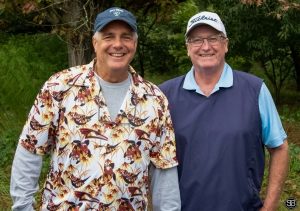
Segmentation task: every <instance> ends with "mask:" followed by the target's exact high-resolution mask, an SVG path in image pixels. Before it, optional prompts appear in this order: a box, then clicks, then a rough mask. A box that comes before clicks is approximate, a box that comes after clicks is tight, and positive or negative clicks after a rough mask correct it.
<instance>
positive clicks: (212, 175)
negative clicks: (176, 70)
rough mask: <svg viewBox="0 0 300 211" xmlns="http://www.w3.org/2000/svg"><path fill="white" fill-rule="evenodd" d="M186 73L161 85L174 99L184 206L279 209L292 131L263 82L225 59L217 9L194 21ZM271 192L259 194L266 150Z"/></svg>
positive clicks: (204, 210)
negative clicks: (268, 155) (261, 196)
mask: <svg viewBox="0 0 300 211" xmlns="http://www.w3.org/2000/svg"><path fill="white" fill-rule="evenodd" d="M185 38H186V46H187V54H188V56H189V57H190V59H191V62H192V64H193V66H192V68H191V70H190V71H189V72H188V73H187V74H186V75H184V76H180V77H177V78H175V79H171V80H169V81H167V82H165V83H163V84H162V85H161V86H160V88H161V89H162V90H163V92H164V93H165V95H166V96H167V98H168V100H169V103H170V110H171V117H172V120H173V124H174V128H175V136H176V144H177V155H178V160H179V167H178V174H179V182H180V195H181V203H182V210H183V211H187V210H188V211H195V210H201V211H212V210H213V211H241V210H246V211H252V210H253V211H254V210H260V211H266V210H268V211H275V210H276V207H277V206H278V202H279V198H280V194H281V191H282V186H283V183H284V180H285V178H286V175H287V170H288V143H287V135H286V133H285V131H284V129H283V127H282V124H281V121H280V118H279V115H278V112H277V110H276V107H275V105H274V102H273V100H272V97H271V95H270V92H269V91H268V89H267V87H266V85H265V84H264V82H263V81H262V80H261V79H260V78H257V77H256V76H253V75H250V74H247V73H244V72H240V71H235V70H233V69H232V68H231V67H230V66H229V65H228V64H227V63H226V62H225V54H226V53H227V51H228V38H227V35H226V30H225V27H224V25H223V23H222V21H221V19H220V17H219V16H218V15H217V14H216V13H211V12H200V13H198V14H196V15H194V16H193V17H191V19H190V20H189V22H188V25H187V30H186V34H185ZM265 147H266V148H267V150H268V151H269V153H270V163H269V165H270V168H269V170H270V171H269V178H268V185H267V194H266V198H265V199H264V201H262V200H261V199H260V196H259V193H260V190H261V184H262V179H263V174H264V148H265Z"/></svg>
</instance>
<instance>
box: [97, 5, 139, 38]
mask: <svg viewBox="0 0 300 211" xmlns="http://www.w3.org/2000/svg"><path fill="white" fill-rule="evenodd" d="M117 20H119V21H124V22H125V23H127V24H128V25H129V26H130V27H131V28H132V29H133V31H135V32H136V31H137V25H136V18H135V17H134V15H133V14H132V13H131V12H129V11H127V10H125V9H122V8H119V7H112V8H109V9H107V10H105V11H103V12H101V13H99V14H98V15H97V17H96V20H95V24H94V33H96V32H98V31H101V30H102V29H103V28H104V27H105V26H106V25H107V24H109V23H110V22H112V21H117Z"/></svg>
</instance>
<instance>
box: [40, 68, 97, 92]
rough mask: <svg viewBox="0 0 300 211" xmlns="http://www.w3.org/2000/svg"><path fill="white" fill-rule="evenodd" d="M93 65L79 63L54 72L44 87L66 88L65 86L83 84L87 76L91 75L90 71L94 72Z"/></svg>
mask: <svg viewBox="0 0 300 211" xmlns="http://www.w3.org/2000/svg"><path fill="white" fill-rule="evenodd" d="M91 68H92V66H91V65H89V64H87V65H79V66H74V67H70V68H68V69H64V70H61V71H59V72H57V73H55V74H53V75H52V76H51V77H50V78H49V79H48V80H47V81H46V82H45V85H44V88H45V87H47V88H49V89H52V88H55V89H64V87H65V88H66V87H71V86H72V85H75V84H76V85H83V84H84V81H85V80H86V78H88V77H89V73H90V72H92V71H91V70H92V69H91Z"/></svg>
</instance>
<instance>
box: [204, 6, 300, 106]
mask: <svg viewBox="0 0 300 211" xmlns="http://www.w3.org/2000/svg"><path fill="white" fill-rule="evenodd" d="M200 4H202V7H205V8H210V9H211V10H213V11H216V12H217V13H219V14H220V16H221V17H222V19H223V20H224V24H225V26H226V29H227V32H228V36H229V39H230V51H229V55H228V56H229V57H244V58H245V59H246V60H248V61H250V62H257V63H259V64H260V65H261V67H262V69H263V70H264V74H265V76H266V77H267V78H268V79H269V80H270V82H271V84H272V86H273V89H274V92H275V100H276V101H277V102H279V96H280V91H281V88H282V87H283V84H284V82H285V81H286V79H287V78H288V76H289V75H290V74H291V73H292V72H294V73H295V74H294V76H295V79H296V82H297V87H299V86H300V84H299V73H300V69H299V61H300V59H299V56H300V53H299V52H300V51H299V43H300V36H299V35H300V23H299V21H298V20H299V19H300V13H299V10H300V6H299V0H292V1H284V0H282V1H279V0H278V1H277V0H276V1H274V0H265V1H262V0H252V1H251V0H225V1H221V2H220V1H217V0H204V1H201V3H200ZM298 89H299V88H298Z"/></svg>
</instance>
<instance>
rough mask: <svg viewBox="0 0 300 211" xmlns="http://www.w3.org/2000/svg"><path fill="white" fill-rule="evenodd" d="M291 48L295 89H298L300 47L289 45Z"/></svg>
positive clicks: (299, 86) (299, 80)
mask: <svg viewBox="0 0 300 211" xmlns="http://www.w3.org/2000/svg"><path fill="white" fill-rule="evenodd" d="M290 48H291V52H292V53H291V56H292V59H293V61H294V67H295V79H296V83H297V91H298V92H299V91H300V49H297V48H296V47H294V46H290Z"/></svg>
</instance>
